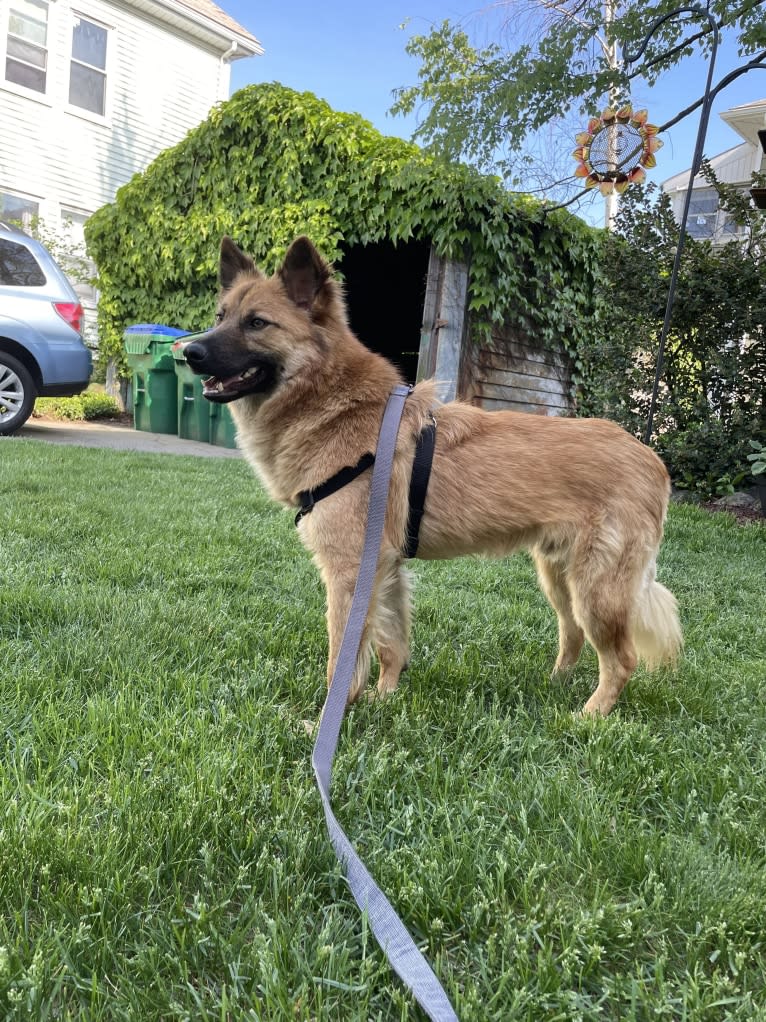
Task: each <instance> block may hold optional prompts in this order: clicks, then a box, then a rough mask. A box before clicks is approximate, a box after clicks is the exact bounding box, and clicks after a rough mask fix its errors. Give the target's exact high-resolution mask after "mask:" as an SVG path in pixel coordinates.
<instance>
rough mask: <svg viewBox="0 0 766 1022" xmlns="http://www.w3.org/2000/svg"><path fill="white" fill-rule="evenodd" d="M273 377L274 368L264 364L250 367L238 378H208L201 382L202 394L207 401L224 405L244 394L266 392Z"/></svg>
mask: <svg viewBox="0 0 766 1022" xmlns="http://www.w3.org/2000/svg"><path fill="white" fill-rule="evenodd" d="M274 375H275V368H274V366H273V365H271V364H270V363H268V362H266V363H261V364H259V365H255V366H250V367H249V369H245V371H244V372H242V373H240V374H239V375H238V376H227V377H226V378H225V379H221V378H219V377H218V376H209V377H208V378H207V379H206V380H203V381H202V393H203V395H204V397H206V398H207V399H208V401H215V402H218V403H219V404H225V403H226V402H228V401H235V400H236V399H237V398H238V397H243V396H244V395H245V394H256V393H259V392H261V391H264V390H268V389H269V388H270V387H271V385H272V383H273V381H274Z"/></svg>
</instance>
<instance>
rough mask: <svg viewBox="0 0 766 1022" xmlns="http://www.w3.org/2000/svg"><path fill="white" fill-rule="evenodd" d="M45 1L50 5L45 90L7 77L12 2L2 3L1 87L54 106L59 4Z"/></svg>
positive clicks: (0, 37) (0, 26) (0, 6)
mask: <svg viewBox="0 0 766 1022" xmlns="http://www.w3.org/2000/svg"><path fill="white" fill-rule="evenodd" d="M11 2H12V0H11ZM45 3H47V5H48V32H47V38H46V47H45V48H46V51H47V54H48V61H47V65H46V68H45V92H38V91H37V89H30V88H28V87H27V86H26V85H20V84H19V83H18V82H12V81H9V80H8V79H7V78H6V77H5V62H6V59H7V58H8V27H9V24H10V16H11V3H10V2H9V3H5V2H3V3H0V62H2V63H1V64H0V89H4V90H5V91H6V92H13V93H15V94H16V95H17V96H23V97H24V98H25V99H32V100H34V101H35V102H36V103H42V104H43V105H45V106H53V99H52V97H53V96H54V94H55V90H56V84H57V80H56V54H55V49H56V47H55V41H56V39H57V30H58V11H57V7H58V4H57V3H55V0H45ZM12 59H15V58H12Z"/></svg>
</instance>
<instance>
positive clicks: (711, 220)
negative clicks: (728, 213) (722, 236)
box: [686, 216, 715, 238]
mask: <svg viewBox="0 0 766 1022" xmlns="http://www.w3.org/2000/svg"><path fill="white" fill-rule="evenodd" d="M714 228H715V217H714V216H707V217H705V216H694V217H689V222H688V223H687V225H686V230H687V231H688V232H689V234H691V236H692V237H693V238H712V237H713V229H714Z"/></svg>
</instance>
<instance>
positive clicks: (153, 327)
mask: <svg viewBox="0 0 766 1022" xmlns="http://www.w3.org/2000/svg"><path fill="white" fill-rule="evenodd" d="M124 332H125V333H126V334H160V335H161V336H162V337H180V336H181V335H182V334H185V333H188V331H186V330H179V329H178V327H175V326H165V324H164V323H138V324H137V325H136V326H129V327H126V328H125V331H124Z"/></svg>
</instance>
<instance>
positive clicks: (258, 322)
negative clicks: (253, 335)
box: [248, 316, 266, 330]
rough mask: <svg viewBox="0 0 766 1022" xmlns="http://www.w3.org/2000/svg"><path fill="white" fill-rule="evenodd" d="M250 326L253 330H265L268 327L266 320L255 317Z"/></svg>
mask: <svg viewBox="0 0 766 1022" xmlns="http://www.w3.org/2000/svg"><path fill="white" fill-rule="evenodd" d="M248 326H249V327H250V329H251V330H263V328H264V327H265V326H266V320H265V319H261V317H260V316H253V318H252V319H251V320H250V322H249V323H248Z"/></svg>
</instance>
